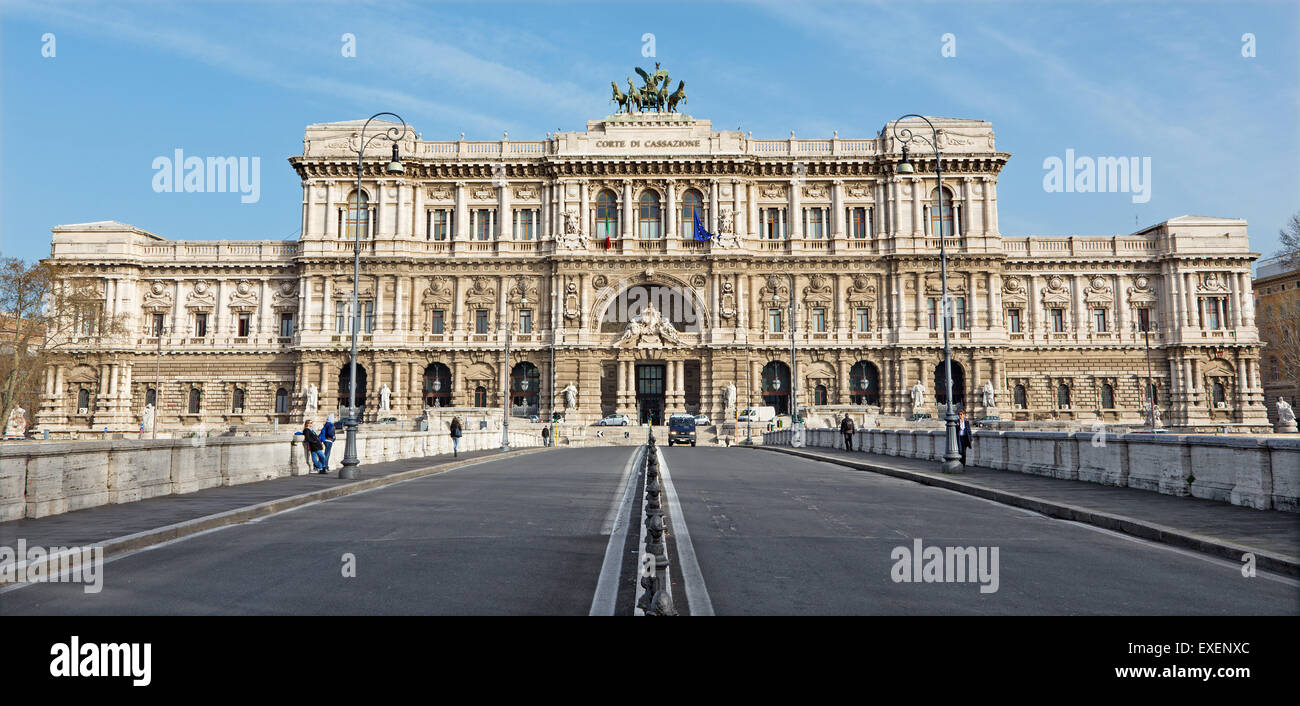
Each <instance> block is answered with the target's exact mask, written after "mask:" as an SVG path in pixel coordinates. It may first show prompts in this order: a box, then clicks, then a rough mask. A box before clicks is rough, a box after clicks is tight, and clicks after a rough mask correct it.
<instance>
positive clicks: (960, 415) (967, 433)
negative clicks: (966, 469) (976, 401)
mask: <svg viewBox="0 0 1300 706" xmlns="http://www.w3.org/2000/svg"><path fill="white" fill-rule="evenodd" d="M974 442H975V432H974V431H973V430H972V429H971V426H970V419H967V418H966V410H964V409H962V410H958V412H957V448H958V449H959V450H960V451H961V465H963V466H965V465H966V449H969V448H970V447H971V444H973V443H974Z"/></svg>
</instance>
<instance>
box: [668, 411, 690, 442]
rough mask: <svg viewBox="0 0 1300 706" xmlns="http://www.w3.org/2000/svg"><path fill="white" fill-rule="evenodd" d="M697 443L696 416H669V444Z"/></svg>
mask: <svg viewBox="0 0 1300 706" xmlns="http://www.w3.org/2000/svg"><path fill="white" fill-rule="evenodd" d="M673 444H690V445H691V446H694V445H695V417H694V416H693V415H690V414H674V415H672V416H671V417H669V418H668V445H669V446H672V445H673Z"/></svg>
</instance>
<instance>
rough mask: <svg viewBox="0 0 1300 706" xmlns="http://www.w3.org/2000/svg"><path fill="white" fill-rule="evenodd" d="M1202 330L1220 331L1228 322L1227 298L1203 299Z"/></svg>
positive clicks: (1201, 309)
mask: <svg viewBox="0 0 1300 706" xmlns="http://www.w3.org/2000/svg"><path fill="white" fill-rule="evenodd" d="M1200 304H1201V306H1200V311H1201V328H1203V329H1209V330H1211V331H1218V330H1220V329H1223V328H1225V324H1226V322H1227V316H1226V314H1227V311H1228V298H1227V297H1201V302H1200Z"/></svg>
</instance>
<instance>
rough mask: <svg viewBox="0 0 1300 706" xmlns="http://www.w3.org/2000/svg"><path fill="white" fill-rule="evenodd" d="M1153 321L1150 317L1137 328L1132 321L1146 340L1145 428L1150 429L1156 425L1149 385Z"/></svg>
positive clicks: (1153, 396)
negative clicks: (1143, 324)
mask: <svg viewBox="0 0 1300 706" xmlns="http://www.w3.org/2000/svg"><path fill="white" fill-rule="evenodd" d="M1154 323H1155V322H1154V321H1152V320H1151V318H1150V317H1148V318H1147V320H1146V325H1145V326H1142V327H1140V328H1139V326H1138V322H1136V321H1135V322H1133V329H1134V330H1141V331H1142V336H1143V338H1144V339H1145V340H1146V349H1147V391H1146V398H1147V429H1148V430H1152V429H1155V427H1156V400H1155V390H1154V389H1153V388H1152V386H1151V326H1152V325H1153V324H1154Z"/></svg>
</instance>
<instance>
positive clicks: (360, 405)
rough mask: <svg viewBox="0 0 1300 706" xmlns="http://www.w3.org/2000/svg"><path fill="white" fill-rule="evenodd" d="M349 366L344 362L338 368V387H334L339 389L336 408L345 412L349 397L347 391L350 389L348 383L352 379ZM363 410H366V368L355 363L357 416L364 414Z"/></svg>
mask: <svg viewBox="0 0 1300 706" xmlns="http://www.w3.org/2000/svg"><path fill="white" fill-rule="evenodd" d="M350 367H351V366H349V365H346V364H345V365H344V366H343V368H342V369H341V370H339V384H338V388H336V389H338V391H339V404H338V409H339V411H340V412H345V410H347V408H348V400H349V397H350V395H349V391H350V390H351V387H350V386H349V383H350V382H351V379H352V378H351V375H350V374H349V370H350ZM365 412H366V368H365V366H363V365H362V364H360V363H357V417H363V416H364V415H365Z"/></svg>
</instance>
